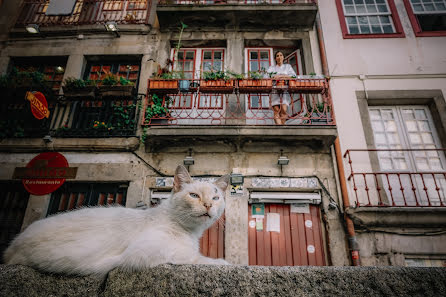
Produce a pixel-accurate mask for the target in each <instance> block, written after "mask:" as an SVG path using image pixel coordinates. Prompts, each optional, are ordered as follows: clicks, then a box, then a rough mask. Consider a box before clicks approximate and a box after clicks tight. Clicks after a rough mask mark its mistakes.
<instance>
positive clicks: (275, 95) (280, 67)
mask: <svg viewBox="0 0 446 297" xmlns="http://www.w3.org/2000/svg"><path fill="white" fill-rule="evenodd" d="M283 58H284V57H283V53H282V52H281V51H277V52H276V54H275V55H274V59H275V61H276V65H274V66H270V67H269V68H268V71H267V72H268V74H269V75H270V76H271V75H272V78H273V79H277V80H278V81H276V87H280V86H285V81H283V79H289V78H291V77H293V76H294V77H296V73H295V72H294V70H293V68H291V65H290V64H283ZM290 103H291V96H290V94H289V93H288V92H287V91H285V90H284V91H278V90H277V89H274V90H273V92H272V94H271V106H272V107H273V111H274V122H275V123H276V124H277V125H285V122H286V120H287V118H288V106H289V105H290Z"/></svg>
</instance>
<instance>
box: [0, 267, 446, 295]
mask: <svg viewBox="0 0 446 297" xmlns="http://www.w3.org/2000/svg"><path fill="white" fill-rule="evenodd" d="M0 296H284V297H285V296H286V297H289V296H355V297H357V296H423V297H427V296H446V268H418V267H417V268H408V267H261V266H209V265H160V266H158V267H155V268H151V269H147V270H145V271H140V272H133V273H130V272H123V271H120V270H114V271H112V272H111V273H110V274H109V276H108V278H107V279H106V280H105V283H104V285H103V286H101V282H100V280H98V279H94V278H88V277H66V276H55V275H51V274H44V273H40V272H36V271H34V270H33V269H31V268H28V267H23V266H5V265H1V266H0Z"/></svg>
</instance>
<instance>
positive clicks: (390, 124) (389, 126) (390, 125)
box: [384, 121, 396, 132]
mask: <svg viewBox="0 0 446 297" xmlns="http://www.w3.org/2000/svg"><path fill="white" fill-rule="evenodd" d="M384 127H385V128H386V131H387V132H395V131H396V124H395V121H385V122H384Z"/></svg>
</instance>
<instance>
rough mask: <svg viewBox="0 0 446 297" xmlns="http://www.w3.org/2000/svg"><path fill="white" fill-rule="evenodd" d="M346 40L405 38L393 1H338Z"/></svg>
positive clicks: (337, 4)
mask: <svg viewBox="0 0 446 297" xmlns="http://www.w3.org/2000/svg"><path fill="white" fill-rule="evenodd" d="M336 6H337V8H338V14H339V18H340V22H341V29H342V34H343V36H344V38H381V37H404V32H403V28H402V26H401V23H400V20H399V17H398V13H397V11H396V7H395V4H394V2H393V0H336Z"/></svg>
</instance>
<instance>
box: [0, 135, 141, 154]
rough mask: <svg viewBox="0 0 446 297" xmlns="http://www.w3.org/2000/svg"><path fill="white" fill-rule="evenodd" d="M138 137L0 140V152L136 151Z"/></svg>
mask: <svg viewBox="0 0 446 297" xmlns="http://www.w3.org/2000/svg"><path fill="white" fill-rule="evenodd" d="M138 146H139V138H138V137H109V138H55V137H54V138H53V140H52V141H51V142H48V143H46V142H45V141H44V140H43V139H42V138H7V139H3V140H0V151H6V152H40V151H42V150H50V151H52V150H54V151H59V152H63V151H70V152H73V151H87V152H95V151H115V152H127V151H134V150H136V149H138Z"/></svg>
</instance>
